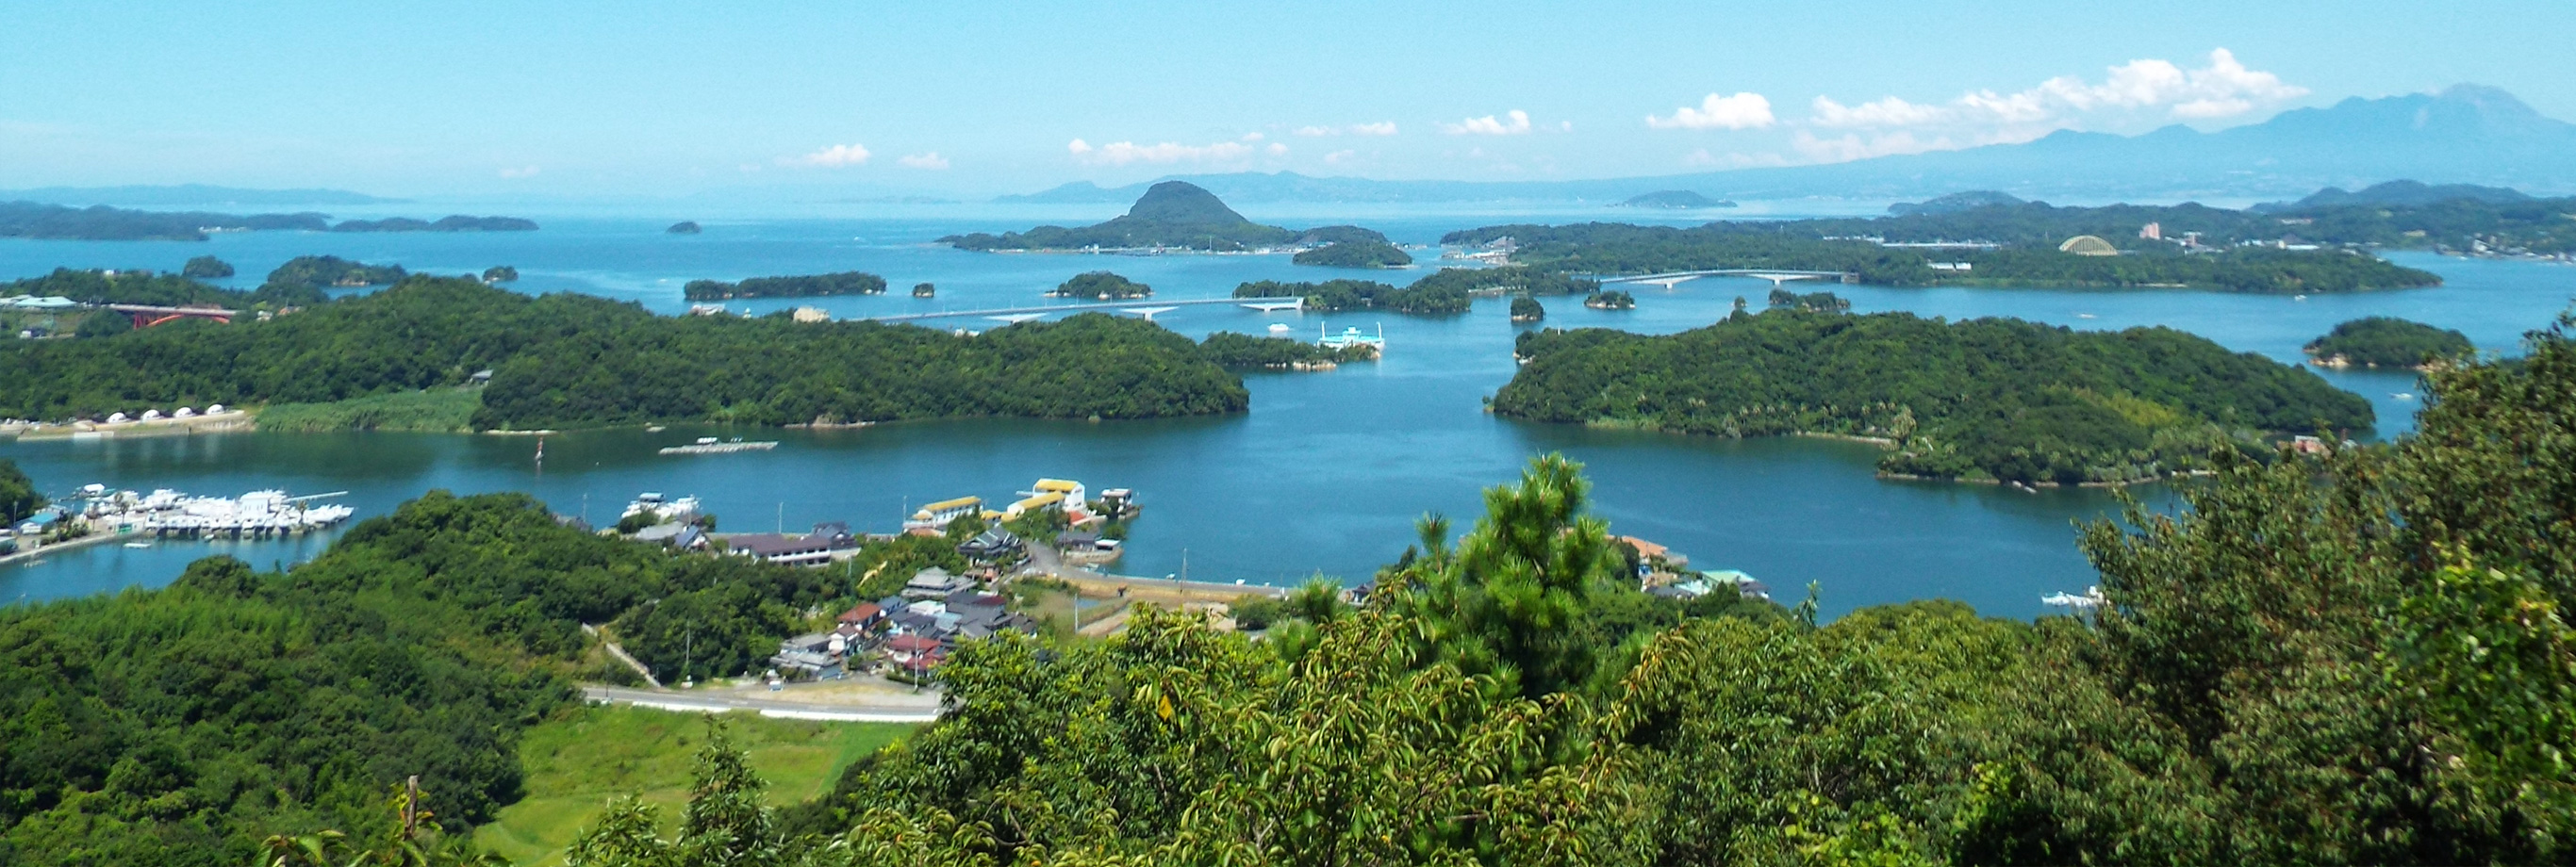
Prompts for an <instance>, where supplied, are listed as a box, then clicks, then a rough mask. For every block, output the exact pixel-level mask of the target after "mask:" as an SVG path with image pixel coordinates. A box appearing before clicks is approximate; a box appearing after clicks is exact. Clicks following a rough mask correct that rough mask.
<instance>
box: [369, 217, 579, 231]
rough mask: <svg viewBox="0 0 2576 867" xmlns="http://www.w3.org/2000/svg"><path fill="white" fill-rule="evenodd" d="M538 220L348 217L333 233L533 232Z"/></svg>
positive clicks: (507, 218)
mask: <svg viewBox="0 0 2576 867" xmlns="http://www.w3.org/2000/svg"><path fill="white" fill-rule="evenodd" d="M536 230H537V223H536V221H535V220H528V219H522V218H519V217H469V216H466V215H464V214H452V215H449V216H445V217H440V218H438V219H437V220H435V221H430V220H415V219H412V218H410V217H386V218H384V219H382V220H348V221H344V222H341V223H339V224H337V225H334V226H332V227H331V231H334V232H534V231H536Z"/></svg>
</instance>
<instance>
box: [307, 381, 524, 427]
mask: <svg viewBox="0 0 2576 867" xmlns="http://www.w3.org/2000/svg"><path fill="white" fill-rule="evenodd" d="M482 408H483V392H482V390H480V389H471V388H433V389H430V390H428V391H404V392H395V393H392V394H376V395H369V396H366V397H354V398H350V399H348V400H338V401H332V402H330V403H279V404H271V405H269V406H268V407H266V408H263V409H261V410H260V411H259V421H258V423H259V429H260V430H265V431H288V432H293V433H318V432H322V431H340V430H399V431H431V432H437V433H451V432H457V431H464V430H468V429H470V427H471V424H470V423H471V422H472V421H473V419H474V411H475V410H478V409H482Z"/></svg>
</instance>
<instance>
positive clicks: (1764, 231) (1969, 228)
mask: <svg viewBox="0 0 2576 867" xmlns="http://www.w3.org/2000/svg"><path fill="white" fill-rule="evenodd" d="M2035 207H2038V208H2042V209H2045V208H2046V207H2047V206H2045V205H2036V206H2035ZM2121 207H2123V208H2125V207H2127V206H2121ZM2188 207H2195V208H2196V207H2197V206H2188ZM2005 210H2009V209H2007V208H2004V207H2002V206H1990V207H1987V208H1980V209H1976V210H1972V211H1965V212H1959V213H1956V214H1951V215H1946V216H1916V217H1882V218H1877V219H1874V220H1862V219H1853V220H1791V221H1781V222H1770V223H1752V222H1719V223H1710V224H1708V225H1705V226H1697V227H1693V228H1687V229H1683V228H1673V227H1669V226H1632V225H1625V224H1619V223H1584V224H1579V225H1571V226H1537V225H1510V226H1488V227H1485V228H1481V229H1471V230H1467V231H1461V232H1451V233H1449V234H1448V235H1446V236H1443V237H1442V238H1441V243H1443V244H1459V245H1481V244H1489V243H1493V242H1495V241H1497V240H1500V239H1503V238H1510V239H1512V241H1513V242H1514V243H1515V244H1516V245H1517V249H1515V250H1514V251H1513V253H1512V258H1513V260H1514V261H1515V262H1518V263H1520V264H1524V265H1528V266H1532V267H1536V268H1541V269H1545V270H1551V271H1559V272H1567V273H1594V274H1621V273H1627V274H1637V273H1657V272H1667V271H1691V270H1702V269H1716V268H1779V269H1787V270H1802V271H1839V272H1844V273H1847V274H1850V275H1851V278H1852V279H1854V280H1857V281H1858V282H1862V283H1872V284H1877V285H1883V286H1934V285H1965V286H2084V287H2102V288H2137V287H2156V288H2200V289H2217V290H2222V291H2231V292H2263V293H2277V294H2294V293H2323V292H2354V291H2362V290H2369V289H2401V288H2416V287H2424V286H2435V285H2440V283H2441V278H2440V277H2438V276H2436V275H2434V274H2432V273H2431V272H2428V271H2422V270H2418V269H2414V268H2407V267H2402V266H2399V265H2395V264H2391V263H2389V262H2388V261H2386V260H2383V259H2380V258H2378V257H2376V256H2371V255H2368V254H2366V253H2360V252H2353V251H2346V250H2285V249H2277V248H2264V247H2225V248H2216V247H2213V248H2210V249H2208V250H2206V251H2202V252H2193V251H2190V250H2186V249H2184V248H2182V247H2180V246H2178V245H2174V244H2166V243H2162V242H2151V243H2149V244H2147V245H2144V246H2135V247H2131V248H2123V253H2124V254H2123V255H2118V256H2081V255H2073V254H2069V253H2063V252H2060V251H2058V250H2057V245H2058V244H2059V243H2060V242H2062V241H2064V240H2065V239H2066V238H2067V237H2070V236H2071V235H2072V234H2088V233H2087V232H2071V233H2070V234H2069V235H2057V234H2054V233H2055V232H2058V231H2064V230H2067V229H2068V227H2071V226H2078V225H2083V226H2091V222H2090V221H2089V220H2088V221H2075V220H2061V219H2057V218H2055V217H2050V216H2046V215H2041V216H2042V217H2046V218H2045V219H2042V218H2041V217H2033V218H2032V219H2031V220H2030V221H2028V224H2027V225H2024V224H2023V221H2022V220H2021V219H2020V217H2016V216H2012V215H2008V214H1986V213H1985V212H1988V211H2005ZM2066 210H2082V209H2066ZM2093 210H2103V211H2108V210H2115V209H2108V208H2106V209H2093ZM2138 210H2172V209H2138ZM2202 210H2214V209H2202ZM2024 216H2028V215H2024ZM1987 217H1992V218H1994V219H1992V220H1988V219H1986V218H1987ZM2102 219H2105V220H2107V219H2110V218H2102ZM2146 219H2149V220H2152V219H2153V218H2152V217H2148V218H2146ZM1949 220H1958V221H1961V222H1958V223H1956V224H1953V223H1949V222H1942V221H1949ZM1907 227H1910V228H1907ZM1900 229H1905V230H1904V231H1899V230H1900ZM1981 229H1983V230H1993V231H1996V232H2009V234H2008V235H2006V237H2010V238H2013V239H2015V240H2013V241H2010V242H2007V243H2005V245H2003V246H1998V247H1995V248H1992V249H1984V248H1973V247H1972V248H1945V249H1938V250H1932V251H1929V252H1927V251H1924V250H1920V249H1912V248H1905V247H1890V246H1887V244H1888V243H1911V242H1916V241H1917V239H1919V240H1920V241H1922V242H1929V241H1932V240H1936V239H1942V238H1946V239H1949V240H1954V241H1955V240H1956V239H1959V238H1962V237H1966V238H1988V239H1991V238H1994V237H1996V236H1995V235H1978V234H1944V233H1945V232H1959V233H1969V232H1975V231H1979V230H1981ZM2100 231H2107V230H2100ZM2136 231H2137V226H2136V225H2135V224H2131V225H2129V227H2128V229H2127V232H2128V233H2130V234H2134V233H2136ZM2168 231H2170V230H2168ZM1879 233H1885V234H1884V237H1881V236H1880V234H1879ZM1864 235H1866V236H1868V237H1861V236H1864ZM2102 237H2114V236H2113V235H2103V236H2102ZM2021 245H2028V246H2021ZM1936 263H1937V264H1940V265H1943V266H1949V267H1946V268H1935V267H1934V265H1935V264H1936ZM1959 265H1965V267H1963V268H1962V267H1957V266H1959Z"/></svg>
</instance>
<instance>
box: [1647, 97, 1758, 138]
mask: <svg viewBox="0 0 2576 867" xmlns="http://www.w3.org/2000/svg"><path fill="white" fill-rule="evenodd" d="M1778 120H1779V118H1776V117H1773V116H1772V114H1771V100H1770V99H1768V98H1765V97H1764V96H1763V95H1762V94H1759V93H1754V92H1752V91H1738V92H1736V94H1735V95H1734V96H1719V95H1717V94H1715V93H1711V94H1709V95H1708V96H1707V97H1706V98H1704V99H1701V100H1700V101H1699V107H1697V108H1692V107H1690V106H1687V105H1685V106H1682V107H1680V108H1677V109H1674V110H1673V116H1671V117H1656V116H1654V115H1651V114H1650V115H1647V116H1646V125H1647V126H1650V127H1653V128H1655V129H1761V128H1763V127H1767V126H1770V125H1771V124H1773V123H1775V122H1777V121H1778Z"/></svg>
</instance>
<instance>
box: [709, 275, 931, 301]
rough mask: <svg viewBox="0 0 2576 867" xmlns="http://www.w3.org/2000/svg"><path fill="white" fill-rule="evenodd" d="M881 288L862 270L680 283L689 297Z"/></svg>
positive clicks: (841, 292) (857, 291)
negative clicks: (734, 281)
mask: <svg viewBox="0 0 2576 867" xmlns="http://www.w3.org/2000/svg"><path fill="white" fill-rule="evenodd" d="M885 291H886V281H885V278H883V277H879V276H877V275H875V274H869V273H866V272H864V271H843V272H840V273H837V274H808V275H804V276H796V277H753V278H751V279H748V280H744V281H742V282H739V283H727V282H724V281H722V280H691V281H689V282H688V284H687V285H685V286H682V287H680V294H681V295H682V296H683V297H684V298H686V299H687V300H690V301H728V300H733V299H740V298H815V297H822V296H828V295H883V294H885Z"/></svg>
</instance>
